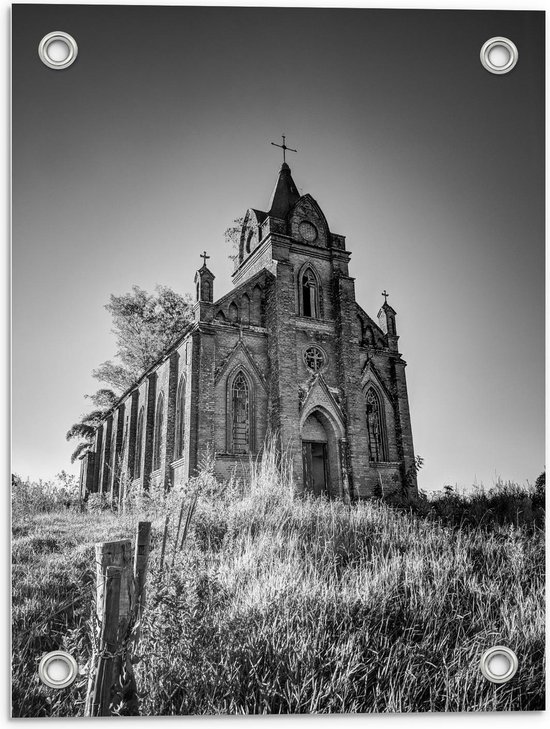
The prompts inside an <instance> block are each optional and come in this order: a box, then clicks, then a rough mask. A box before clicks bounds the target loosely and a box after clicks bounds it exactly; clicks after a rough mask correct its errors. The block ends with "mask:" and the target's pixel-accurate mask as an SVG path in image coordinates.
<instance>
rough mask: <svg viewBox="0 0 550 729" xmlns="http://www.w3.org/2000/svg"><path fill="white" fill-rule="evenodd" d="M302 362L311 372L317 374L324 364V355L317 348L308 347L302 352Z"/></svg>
mask: <svg viewBox="0 0 550 729" xmlns="http://www.w3.org/2000/svg"><path fill="white" fill-rule="evenodd" d="M304 362H305V363H306V367H307V368H308V369H310V370H311V371H312V372H319V370H321V369H322V368H323V366H324V364H325V353H324V352H323V350H322V349H319V347H308V348H307V349H306V351H305V352H304Z"/></svg>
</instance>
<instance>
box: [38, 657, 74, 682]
mask: <svg viewBox="0 0 550 729" xmlns="http://www.w3.org/2000/svg"><path fill="white" fill-rule="evenodd" d="M77 674H78V666H77V664H76V661H75V659H74V658H73V657H72V656H71V654H70V653H66V652H65V651H52V652H51V653H46V655H45V656H42V660H41V661H40V665H39V667H38V675H39V676H40V680H41V681H42V683H45V684H46V686H49V687H50V688H57V689H61V688H66V687H67V686H70V685H71V684H72V682H73V681H74V680H75V678H76V676H77Z"/></svg>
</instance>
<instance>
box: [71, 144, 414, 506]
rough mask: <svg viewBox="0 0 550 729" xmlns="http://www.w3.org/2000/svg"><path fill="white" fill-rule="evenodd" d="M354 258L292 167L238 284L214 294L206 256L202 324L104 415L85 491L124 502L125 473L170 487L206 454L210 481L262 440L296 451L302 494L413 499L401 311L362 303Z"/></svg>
mask: <svg viewBox="0 0 550 729" xmlns="http://www.w3.org/2000/svg"><path fill="white" fill-rule="evenodd" d="M283 145H284V140H283ZM284 149H286V148H284ZM350 255H351V254H350V252H349V251H348V250H347V249H346V243H345V238H344V236H343V235H339V234H337V233H334V232H333V231H332V230H331V229H330V227H329V225H328V222H327V220H326V219H325V216H324V214H323V212H322V210H321V208H320V207H319V205H318V204H317V202H316V201H315V200H314V199H313V197H312V196H311V195H309V194H305V195H301V194H300V193H299V192H298V189H297V187H296V185H295V184H294V181H293V179H292V175H291V171H290V168H289V166H288V164H286V162H284V163H283V165H282V167H281V169H280V171H279V174H278V178H277V181H276V183H275V188H274V190H273V194H272V197H271V201H270V203H269V206H268V209H267V211H262V210H257V209H254V208H249V210H248V211H247V213H246V215H245V217H244V219H243V223H242V228H241V231H240V242H239V249H238V255H237V256H236V260H235V271H234V273H233V288H232V289H231V291H229V292H228V293H227V294H225V295H224V296H222V297H221V298H215V296H214V278H215V277H214V274H213V272H212V271H211V270H210V268H209V267H208V265H207V261H208V258H209V257H208V256H207V255H206V253H205V254H203V259H204V264H203V265H202V266H201V268H199V270H198V271H197V273H196V276H195V284H196V294H195V295H196V303H195V305H194V321H193V322H191V323H190V324H189V325H188V326H187V327H186V329H185V330H184V331H182V333H181V337H180V339H179V340H178V341H177V342H176V343H175V344H174V345H173V346H172V347H171V348H170V349H169V350H168V351H166V352H165V353H164V354H163V355H162V356H161V357H160V359H159V360H158V361H157V362H156V363H155V364H154V365H153V366H152V367H151V368H150V369H149V370H148V371H147V372H144V373H143V375H142V377H141V378H140V380H139V381H138V382H137V383H136V384H135V386H134V387H133V388H131V389H130V390H128V391H127V392H126V393H125V394H124V395H123V396H122V397H121V398H120V399H119V401H118V402H117V403H116V404H115V405H114V407H113V408H112V409H111V410H110V411H108V412H107V413H106V414H105V417H104V419H103V421H102V423H101V424H100V426H99V427H98V428H97V431H96V435H95V441H94V445H93V448H92V449H91V450H90V451H89V452H88V453H87V454H86V455H85V456H84V457H83V459H82V471H81V488H82V492H83V493H84V494H86V493H91V492H103V493H109V494H110V495H111V496H112V497H116V495H117V494H118V492H119V489H120V484H121V479H122V478H125V479H126V481H125V482H126V483H128V482H131V483H132V486H133V487H143V488H145V489H148V488H151V487H153V486H156V487H164V488H170V487H171V486H173V485H178V484H180V483H182V482H184V481H186V479H188V478H189V477H191V476H193V475H194V474H195V473H196V472H197V469H198V467H199V465H200V463H201V460H202V459H203V458H204V456H205V455H206V454H207V453H211V454H212V456H213V459H214V463H215V473H216V475H218V476H219V477H229V476H230V475H231V474H232V473H236V475H237V476H239V474H241V475H242V474H243V473H244V472H246V469H247V467H249V464H250V460H251V459H255V458H256V457H258V455H259V454H261V451H262V447H263V445H264V443H265V441H266V438H267V437H271V438H275V440H276V443H277V444H278V446H279V447H280V448H281V449H284V451H285V452H286V453H289V455H290V458H291V459H292V465H293V473H294V481H295V484H296V488H297V490H298V491H301V492H311V493H313V494H326V495H327V496H329V497H336V498H337V497H342V498H344V499H351V500H355V499H360V498H367V497H369V496H373V495H377V494H388V493H391V492H393V491H396V490H398V489H401V488H402V487H407V488H408V489H412V490H413V491H414V490H415V489H416V479H415V474H414V451H413V441H412V433H411V421H410V414H409V402H408V396H407V384H406V379H405V365H406V363H405V361H404V360H403V358H402V357H401V354H400V353H399V350H398V340H399V337H398V335H397V328H396V321H395V318H396V312H395V311H394V310H393V308H392V307H391V306H390V305H389V304H388V302H387V294H385V292H384V302H383V304H382V306H381V308H380V310H379V312H378V315H377V318H376V321H375V320H374V319H372V318H371V317H370V316H369V315H368V314H367V313H366V312H365V311H364V310H363V309H362V308H361V306H360V305H359V304H358V303H357V302H356V300H355V284H354V279H353V278H352V277H351V276H350V272H349V261H350Z"/></svg>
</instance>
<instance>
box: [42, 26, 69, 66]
mask: <svg viewBox="0 0 550 729" xmlns="http://www.w3.org/2000/svg"><path fill="white" fill-rule="evenodd" d="M38 55H39V57H40V60H41V61H42V63H44V64H45V65H46V66H48V67H49V68H55V69H57V70H60V69H62V68H67V67H68V66H70V65H71V64H73V63H74V62H75V60H76V57H77V55H78V46H77V44H76V41H75V39H74V38H73V37H72V35H69V34H68V33H65V32H64V31H62V30H54V31H53V33H48V35H45V36H44V37H43V38H42V40H41V41H40V43H39V44H38Z"/></svg>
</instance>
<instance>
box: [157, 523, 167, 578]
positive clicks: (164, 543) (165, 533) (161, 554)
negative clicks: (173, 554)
mask: <svg viewBox="0 0 550 729" xmlns="http://www.w3.org/2000/svg"><path fill="white" fill-rule="evenodd" d="M169 523H170V515H169V514H167V515H166V519H165V520H164V534H163V536H162V549H161V551H160V564H159V574H162V565H163V564H164V554H165V552H166V540H167V539H168V524H169Z"/></svg>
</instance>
